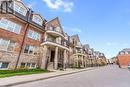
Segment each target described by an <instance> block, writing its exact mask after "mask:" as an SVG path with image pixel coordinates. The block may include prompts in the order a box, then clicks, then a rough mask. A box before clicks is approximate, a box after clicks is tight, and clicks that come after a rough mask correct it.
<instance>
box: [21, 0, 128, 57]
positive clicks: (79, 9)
mask: <svg viewBox="0 0 130 87" xmlns="http://www.w3.org/2000/svg"><path fill="white" fill-rule="evenodd" d="M23 1H24V3H25V4H26V5H27V6H28V7H30V8H31V9H32V10H34V11H35V12H36V13H40V14H41V15H42V16H43V17H44V18H45V19H46V20H51V19H53V18H55V17H59V19H60V21H61V25H62V27H63V28H64V31H65V32H67V33H68V34H69V35H73V34H78V35H79V37H80V40H81V42H82V43H83V44H86V43H87V44H89V45H90V47H92V48H94V49H95V50H97V51H101V52H103V53H105V55H106V57H107V58H111V57H113V56H116V55H117V54H118V52H119V51H120V50H122V49H124V48H130V5H129V3H130V0H23Z"/></svg>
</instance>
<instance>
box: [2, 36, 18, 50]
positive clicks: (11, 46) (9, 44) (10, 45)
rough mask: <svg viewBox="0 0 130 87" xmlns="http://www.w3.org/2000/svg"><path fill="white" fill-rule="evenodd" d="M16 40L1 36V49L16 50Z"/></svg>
mask: <svg viewBox="0 0 130 87" xmlns="http://www.w3.org/2000/svg"><path fill="white" fill-rule="evenodd" d="M15 44H16V43H15V42H14V41H11V40H6V39H2V38H0V49H1V50H5V51H14V48H15Z"/></svg>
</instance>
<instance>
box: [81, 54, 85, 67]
mask: <svg viewBox="0 0 130 87" xmlns="http://www.w3.org/2000/svg"><path fill="white" fill-rule="evenodd" d="M81 60H82V67H83V68H84V56H83V55H82V57H81Z"/></svg>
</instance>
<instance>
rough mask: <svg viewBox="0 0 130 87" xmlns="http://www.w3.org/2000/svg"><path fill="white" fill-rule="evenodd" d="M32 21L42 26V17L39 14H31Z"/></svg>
mask: <svg viewBox="0 0 130 87" xmlns="http://www.w3.org/2000/svg"><path fill="white" fill-rule="evenodd" d="M32 21H33V22H35V23H37V24H39V25H41V26H42V24H43V21H44V19H43V18H42V17H41V16H40V15H39V14H33V15H32Z"/></svg>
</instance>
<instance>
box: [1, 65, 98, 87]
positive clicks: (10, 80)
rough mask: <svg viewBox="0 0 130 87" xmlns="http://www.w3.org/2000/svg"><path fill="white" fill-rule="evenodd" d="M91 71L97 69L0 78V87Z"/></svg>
mask: <svg viewBox="0 0 130 87" xmlns="http://www.w3.org/2000/svg"><path fill="white" fill-rule="evenodd" d="M93 69H97V67H93V68H86V69H66V70H65V71H55V72H50V73H43V74H32V75H24V76H13V77H6V78H0V87H4V86H12V85H18V84H24V83H28V82H33V81H38V80H44V79H49V78H53V77H58V76H63V75H69V74H74V73H78V72H83V71H88V70H93Z"/></svg>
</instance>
